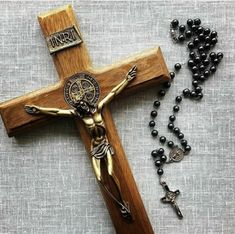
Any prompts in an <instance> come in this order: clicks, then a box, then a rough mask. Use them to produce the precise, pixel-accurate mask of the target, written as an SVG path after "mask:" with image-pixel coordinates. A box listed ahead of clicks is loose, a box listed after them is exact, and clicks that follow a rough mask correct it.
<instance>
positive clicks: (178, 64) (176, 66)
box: [175, 63, 181, 71]
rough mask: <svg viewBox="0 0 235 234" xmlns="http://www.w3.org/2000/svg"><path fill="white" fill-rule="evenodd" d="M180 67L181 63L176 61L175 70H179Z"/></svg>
mask: <svg viewBox="0 0 235 234" xmlns="http://www.w3.org/2000/svg"><path fill="white" fill-rule="evenodd" d="M180 69H181V64H180V63H176V64H175V70H177V71H178V70H180Z"/></svg>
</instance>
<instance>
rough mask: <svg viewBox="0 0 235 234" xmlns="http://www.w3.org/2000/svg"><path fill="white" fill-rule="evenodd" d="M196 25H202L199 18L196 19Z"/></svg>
mask: <svg viewBox="0 0 235 234" xmlns="http://www.w3.org/2000/svg"><path fill="white" fill-rule="evenodd" d="M193 22H194V24H195V25H200V24H201V20H200V19H199V18H196V19H195V20H194V21H193Z"/></svg>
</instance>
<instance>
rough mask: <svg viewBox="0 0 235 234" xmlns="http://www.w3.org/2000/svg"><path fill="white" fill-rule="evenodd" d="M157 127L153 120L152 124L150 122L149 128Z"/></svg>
mask: <svg viewBox="0 0 235 234" xmlns="http://www.w3.org/2000/svg"><path fill="white" fill-rule="evenodd" d="M154 126H155V122H154V121H153V120H151V121H150V122H149V127H151V128H152V127H154Z"/></svg>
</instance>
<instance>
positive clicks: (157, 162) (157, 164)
mask: <svg viewBox="0 0 235 234" xmlns="http://www.w3.org/2000/svg"><path fill="white" fill-rule="evenodd" d="M154 164H155V166H156V167H160V166H161V165H162V163H161V161H160V160H156V161H155V162H154Z"/></svg>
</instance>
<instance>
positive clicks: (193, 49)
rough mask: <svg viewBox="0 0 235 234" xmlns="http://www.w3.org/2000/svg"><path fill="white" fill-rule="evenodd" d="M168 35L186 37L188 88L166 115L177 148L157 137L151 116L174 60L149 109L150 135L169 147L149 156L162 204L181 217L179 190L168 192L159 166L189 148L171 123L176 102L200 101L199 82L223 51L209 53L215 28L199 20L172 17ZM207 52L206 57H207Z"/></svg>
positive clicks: (178, 66)
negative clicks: (167, 149) (178, 201)
mask: <svg viewBox="0 0 235 234" xmlns="http://www.w3.org/2000/svg"><path fill="white" fill-rule="evenodd" d="M170 35H171V38H172V40H173V41H174V42H175V43H183V42H185V41H186V40H188V44H187V49H188V51H189V60H188V64H187V65H188V68H189V69H190V70H191V72H192V89H191V90H190V89H188V88H186V89H184V90H183V91H182V93H181V94H180V95H178V96H176V98H175V103H176V104H175V105H174V106H173V110H172V111H173V114H172V115H170V116H169V123H168V126H167V127H168V129H169V130H170V131H171V132H172V134H174V135H176V136H177V138H178V140H179V143H180V145H181V147H179V146H178V145H175V143H174V142H173V141H171V140H168V139H166V137H165V136H159V133H158V131H157V130H156V129H155V125H156V122H155V119H156V117H157V115H158V112H157V109H159V107H160V104H161V102H160V100H161V99H162V98H163V97H164V96H165V94H166V91H167V90H168V89H169V88H170V87H171V83H172V81H173V80H174V78H175V75H176V72H178V71H179V70H180V69H181V64H180V63H176V64H175V65H174V69H175V71H174V72H170V74H169V76H170V78H171V81H169V82H166V83H164V84H163V85H162V88H161V90H160V91H159V92H158V97H159V98H158V100H156V101H154V103H153V107H154V110H152V111H151V113H150V115H151V118H152V119H151V121H150V122H149V127H150V129H151V135H152V137H154V138H156V139H158V140H159V142H160V143H161V144H162V145H165V144H166V145H167V147H168V148H169V150H170V153H169V157H167V156H166V155H165V149H163V148H159V149H154V150H153V151H152V152H151V155H152V157H153V159H154V164H155V166H156V167H157V174H158V175H159V182H160V184H161V186H162V187H163V189H164V190H165V192H166V195H165V197H163V198H162V199H161V201H162V202H164V203H170V204H171V205H172V207H173V208H174V210H175V211H176V214H177V216H178V218H180V219H182V218H183V215H182V213H181V211H180V209H179V207H178V205H177V203H176V197H177V195H179V193H180V192H179V190H176V191H174V192H173V191H171V190H170V189H169V188H168V186H167V184H166V182H164V181H162V178H161V177H162V175H163V173H164V171H163V167H164V165H165V164H170V163H173V162H180V161H181V160H182V159H183V158H184V156H185V155H187V154H188V153H189V152H190V151H191V146H190V145H189V144H188V141H187V140H186V139H185V137H184V134H183V133H182V131H181V130H180V129H179V128H178V127H177V126H175V124H174V123H175V120H176V113H177V112H179V110H180V106H179V105H180V103H181V102H182V101H183V99H184V98H190V99H192V100H200V99H202V98H203V93H202V87H201V84H203V83H204V82H205V81H206V80H207V79H208V78H209V76H210V75H212V74H213V73H215V71H216V69H217V65H218V64H219V63H220V61H221V60H222V58H223V53H221V52H219V53H215V52H210V53H209V50H210V49H212V48H213V47H214V46H215V45H216V43H217V42H218V36H217V32H216V31H211V30H210V28H204V27H202V26H201V20H200V19H199V18H197V19H194V20H192V19H188V20H187V23H186V25H183V24H182V25H179V21H178V20H177V19H174V20H173V21H172V22H171V24H170ZM208 53H209V56H208Z"/></svg>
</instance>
